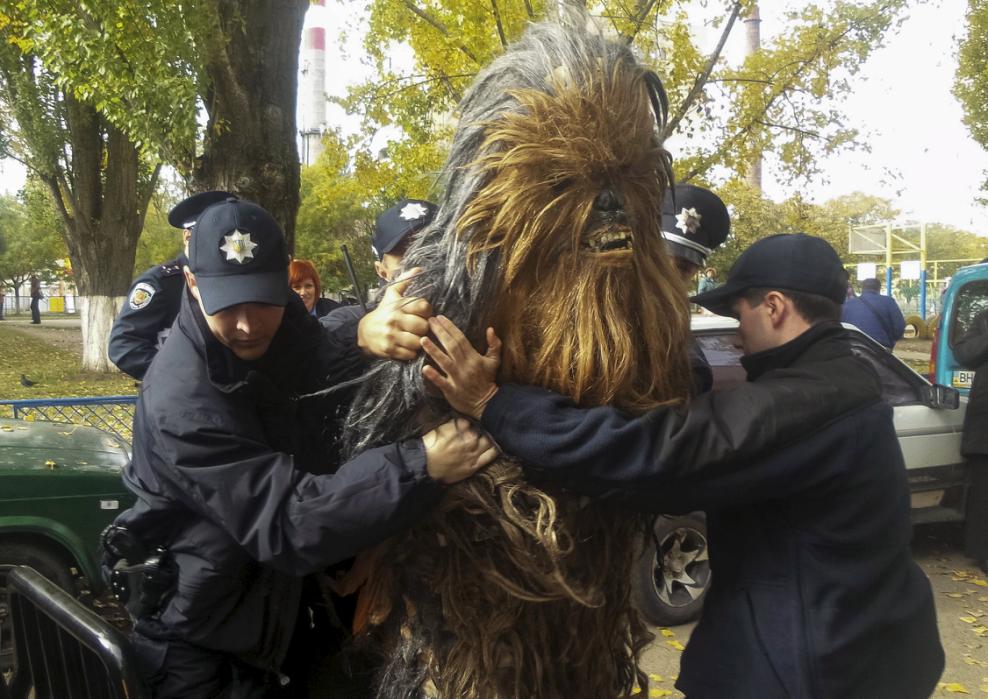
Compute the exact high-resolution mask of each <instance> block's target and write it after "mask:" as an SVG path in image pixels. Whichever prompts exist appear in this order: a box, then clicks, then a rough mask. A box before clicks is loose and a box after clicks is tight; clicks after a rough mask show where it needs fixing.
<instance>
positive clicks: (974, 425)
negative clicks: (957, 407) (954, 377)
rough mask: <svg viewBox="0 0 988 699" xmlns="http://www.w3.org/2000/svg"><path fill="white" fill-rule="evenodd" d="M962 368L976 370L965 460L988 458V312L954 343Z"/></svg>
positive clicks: (966, 425)
mask: <svg viewBox="0 0 988 699" xmlns="http://www.w3.org/2000/svg"><path fill="white" fill-rule="evenodd" d="M954 356H955V357H957V361H958V362H960V364H961V366H963V367H965V368H967V369H973V370H974V371H975V374H974V385H973V386H971V393H970V396H969V399H968V403H967V412H966V413H964V436H963V439H962V441H961V453H962V454H963V455H964V456H988V429H985V425H988V311H983V312H982V313H979V314H978V315H977V316H975V318H974V322H973V323H971V327H970V328H969V329H968V331H967V332H966V333H964V335H962V336H961V337H960V338H959V339H958V340H957V342H956V343H954Z"/></svg>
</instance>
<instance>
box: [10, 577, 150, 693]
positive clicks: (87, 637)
mask: <svg viewBox="0 0 988 699" xmlns="http://www.w3.org/2000/svg"><path fill="white" fill-rule="evenodd" d="M7 586H8V596H9V606H10V617H11V621H12V623H13V632H14V633H13V635H14V666H15V670H14V675H13V677H12V678H11V679H10V683H9V684H8V685H6V686H4V680H3V676H2V675H0V697H3V696H4V695H5V694H6V695H7V696H9V697H10V699H28V697H31V696H33V697H35V699H49V698H51V699H76V698H77V697H79V698H81V697H85V698H86V699H141V698H142V697H147V696H148V695H147V692H146V689H145V687H144V686H143V684H142V682H141V680H140V678H139V677H138V674H137V671H136V669H135V665H134V658H133V651H132V650H131V647H130V644H129V642H128V641H127V638H126V637H125V636H124V634H123V633H122V632H120V631H119V630H117V629H116V628H114V627H113V626H111V625H110V624H109V623H107V622H106V621H104V620H103V619H101V618H100V617H99V616H97V615H96V614H95V613H94V612H92V611H90V610H89V609H87V608H86V607H84V606H83V605H82V604H80V603H79V602H78V601H76V600H75V599H74V598H73V597H72V596H71V595H69V594H68V593H67V592H65V591H64V590H62V589H61V588H60V587H58V586H57V585H55V584H54V583H52V582H50V581H49V580H48V579H46V578H45V577H43V576H42V575H41V574H40V573H38V572H37V571H35V570H34V569H32V568H27V567H24V566H17V567H15V568H12V569H10V570H9V571H8V573H7Z"/></svg>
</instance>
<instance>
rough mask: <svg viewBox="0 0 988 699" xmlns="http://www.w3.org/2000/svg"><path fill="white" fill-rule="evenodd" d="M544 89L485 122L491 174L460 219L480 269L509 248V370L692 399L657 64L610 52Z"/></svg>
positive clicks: (567, 385)
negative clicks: (668, 213) (666, 198)
mask: <svg viewBox="0 0 988 699" xmlns="http://www.w3.org/2000/svg"><path fill="white" fill-rule="evenodd" d="M541 88H542V89H535V88H534V87H531V86H526V87H522V88H516V89H514V90H511V92H510V95H511V102H512V104H511V108H510V110H508V111H505V112H501V113H500V114H498V115H497V116H496V118H487V119H481V120H479V121H478V122H477V124H476V126H475V128H476V129H477V131H478V132H479V135H480V136H481V138H482V141H481V143H480V147H479V149H478V152H477V153H476V156H475V158H474V159H473V161H472V162H471V163H470V164H469V166H468V167H469V168H470V176H471V177H472V178H475V179H476V180H477V181H478V183H482V185H480V186H478V188H477V190H476V192H475V194H474V196H473V197H472V198H471V199H470V201H469V202H468V203H467V204H466V206H465V208H464V209H463V213H462V215H461V216H460V217H459V219H458V221H457V223H456V232H457V235H458V236H460V237H461V238H462V239H463V240H465V241H466V242H467V246H468V250H469V253H468V260H469V264H470V265H471V267H472V268H473V269H477V268H478V267H479V265H478V264H477V262H478V260H479V259H480V258H490V257H494V258H495V259H496V260H497V262H496V264H497V272H496V275H495V276H496V289H497V292H496V294H494V295H493V297H492V298H491V302H492V303H491V306H490V308H488V309H487V317H486V318H485V320H484V322H485V323H490V324H491V325H493V326H494V327H495V329H496V330H497V332H498V333H499V334H500V335H501V337H502V339H503V340H504V341H505V352H504V364H503V378H504V380H508V381H518V382H523V383H535V384H539V385H543V386H546V387H548V388H552V389H554V390H556V391H560V392H562V393H566V394H568V395H570V396H572V397H573V398H574V399H575V400H577V401H578V402H581V403H585V404H599V403H616V404H617V405H619V406H621V407H623V408H626V409H629V410H636V411H639V410H645V409H648V408H650V407H653V406H655V405H657V404H659V403H661V402H663V401H666V400H669V399H674V398H678V397H681V396H682V395H684V393H685V390H686V383H685V382H686V377H687V375H688V370H687V368H686V358H685V347H686V341H687V337H686V333H687V331H688V307H687V304H686V301H685V296H686V294H685V290H684V289H683V288H682V287H681V284H682V282H681V280H680V278H679V277H680V275H679V274H678V273H677V272H676V270H675V267H674V265H673V264H672V262H671V260H670V258H669V257H668V256H667V254H666V252H665V246H664V245H663V243H662V238H661V236H660V232H659V220H660V216H659V208H660V206H661V202H662V196H663V192H664V190H665V187H666V186H667V185H668V182H667V179H666V174H665V173H666V170H665V167H664V164H665V162H666V161H665V153H664V151H663V150H662V148H661V146H660V142H659V139H658V135H657V133H656V119H655V116H654V114H653V111H652V104H651V102H650V99H649V93H648V90H647V85H646V78H645V72H644V70H643V69H642V68H641V67H640V66H639V65H638V64H637V63H636V62H635V61H634V60H633V59H632V58H631V56H630V54H624V53H621V52H605V53H604V55H603V56H601V57H599V58H597V59H596V60H594V61H592V62H584V63H581V64H578V66H576V67H569V68H566V69H562V68H557V69H556V70H554V71H552V72H551V73H550V74H548V75H547V76H545V79H544V82H543V84H542V85H541ZM468 99H469V98H468ZM467 111H468V110H465V112H467ZM464 118H468V115H467V114H466V113H465V114H464Z"/></svg>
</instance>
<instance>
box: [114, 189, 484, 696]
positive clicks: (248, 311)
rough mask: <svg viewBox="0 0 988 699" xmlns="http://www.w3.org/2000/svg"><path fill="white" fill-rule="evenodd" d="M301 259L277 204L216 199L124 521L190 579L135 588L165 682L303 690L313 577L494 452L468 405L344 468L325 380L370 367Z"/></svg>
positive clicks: (156, 680)
mask: <svg viewBox="0 0 988 699" xmlns="http://www.w3.org/2000/svg"><path fill="white" fill-rule="evenodd" d="M287 267H288V256H287V254H286V251H285V245H284V238H283V236H282V233H281V230H280V228H279V227H278V225H277V223H276V222H275V221H274V220H273V219H272V218H271V216H270V215H269V214H268V213H267V212H266V211H265V210H264V209H262V208H260V207H259V206H257V205H255V204H252V203H250V202H246V201H240V200H237V199H235V198H231V199H228V200H226V201H223V202H220V203H217V204H214V205H213V206H210V207H209V208H208V209H206V210H205V211H204V212H203V214H202V216H201V217H200V219H199V222H198V224H197V227H196V232H195V235H194V237H193V239H192V242H191V246H190V251H189V265H188V267H187V268H186V271H185V279H186V282H187V285H188V291H187V292H186V294H185V295H184V298H183V300H182V307H181V310H180V311H179V314H178V318H177V320H176V323H175V326H174V330H173V332H172V333H171V334H170V335H169V337H168V339H167V340H166V342H165V344H164V346H163V347H162V349H161V350H160V351H159V353H158V356H157V357H156V358H155V361H154V362H153V363H152V366H151V368H150V370H149V371H148V373H147V375H146V377H145V381H144V384H143V387H142V390H141V395H140V398H139V400H138V404H137V412H136V414H135V418H134V455H133V460H132V462H131V464H130V465H129V466H128V468H127V469H126V472H125V475H124V478H125V481H126V483H127V484H128V486H129V487H130V489H131V490H132V491H133V492H134V493H135V494H136V495H137V498H138V502H137V504H136V505H135V506H134V507H133V508H131V509H130V510H128V511H126V512H124V513H122V514H121V515H120V516H119V517H118V518H117V521H116V523H115V524H116V525H117V526H118V527H121V528H123V529H124V530H125V531H126V532H128V535H129V536H132V537H134V538H136V539H137V540H138V541H139V542H140V544H141V547H142V548H143V549H144V550H146V551H154V550H155V549H157V548H158V547H161V549H162V551H161V552H159V553H158V555H156V556H153V557H152V558H154V560H155V565H154V571H155V575H158V574H159V573H160V572H161V571H164V570H170V571H171V572H172V574H173V577H174V582H173V583H172V584H170V585H166V586H162V585H161V584H160V577H159V578H156V579H155V580H149V579H147V578H145V580H144V581H143V584H142V585H141V586H140V589H138V590H133V591H132V592H131V596H132V597H136V598H137V599H139V600H140V601H141V604H142V608H141V610H140V611H139V612H138V613H137V617H138V618H137V620H136V625H135V648H136V650H137V654H138V658H139V665H140V670H141V672H142V674H143V675H144V677H145V678H146V679H147V681H148V683H149V685H150V686H151V688H152V691H153V693H154V695H155V696H158V697H182V699H188V698H190V697H213V696H230V697H254V696H258V697H260V696H280V694H277V692H279V691H282V688H283V687H284V686H285V685H288V687H289V689H290V690H291V691H292V692H294V693H293V696H297V695H300V694H299V690H302V691H304V680H305V678H304V677H299V676H297V675H296V676H286V673H285V672H284V670H283V669H284V667H285V663H286V660H287V661H288V662H291V661H293V660H295V661H297V660H298V658H293V657H286V656H287V655H288V653H289V644H290V643H293V645H292V648H294V649H297V650H296V651H293V652H298V653H303V652H305V650H306V648H307V642H306V641H305V640H304V639H303V640H301V641H300V639H299V636H300V635H301V634H304V633H306V632H307V631H308V630H309V629H308V628H307V627H308V619H307V616H306V615H305V614H301V615H300V613H299V612H300V596H301V593H302V578H303V576H305V575H308V574H310V573H313V572H315V571H319V570H321V569H323V568H325V567H326V566H328V565H330V564H334V563H337V562H339V561H342V560H344V559H347V558H349V557H352V556H353V555H355V554H356V553H357V552H359V551H361V550H362V549H365V548H368V547H370V546H372V545H374V544H376V543H378V542H379V541H381V540H382V539H384V538H386V537H388V536H390V535H391V534H394V533H396V532H398V531H400V530H401V529H402V528H404V527H406V526H408V525H409V524H411V523H412V522H414V521H415V520H416V519H418V518H419V517H422V516H423V515H425V514H426V513H427V512H428V511H429V510H430V509H431V508H432V507H433V506H434V505H435V504H436V503H437V502H438V501H439V500H440V498H441V496H442V493H443V484H444V483H452V482H456V481H458V480H461V479H463V478H465V477H467V476H469V475H471V474H472V473H474V472H475V471H476V470H477V469H478V468H480V467H481V466H482V465H485V464H486V463H489V462H490V460H491V459H493V457H494V449H493V448H492V447H491V446H490V443H489V441H488V440H487V439H486V438H482V437H479V435H477V434H476V433H475V432H473V431H472V430H470V429H469V428H468V426H467V425H466V424H463V423H465V421H462V423H461V424H454V423H446V424H443V425H440V426H438V427H437V428H436V429H434V430H432V431H431V432H428V433H427V434H426V435H425V436H424V437H423V438H422V439H414V440H409V441H406V442H401V443H398V444H391V445H388V446H384V447H380V448H377V449H372V450H369V451H367V452H365V453H363V454H361V455H360V456H358V457H357V458H355V459H354V460H352V461H350V462H348V463H346V464H343V465H342V466H338V467H337V464H336V463H334V461H333V456H332V454H333V453H334V451H335V449H334V443H333V442H334V432H333V429H332V424H331V422H332V420H331V418H332V416H333V414H334V412H335V408H336V406H335V405H334V402H335V401H336V400H337V399H336V397H335V394H332V393H329V394H325V393H319V391H320V390H321V389H324V388H326V387H328V386H332V385H333V384H335V383H337V382H339V381H342V380H345V379H347V378H350V377H351V376H352V375H353V374H354V373H356V371H357V370H358V369H359V366H360V364H361V362H360V359H359V356H358V357H356V358H355V354H356V353H355V352H354V351H353V347H354V345H355V343H356V337H355V335H356V330H355V329H354V328H351V329H350V330H348V331H347V332H345V333H341V334H340V335H339V336H330V335H326V334H325V333H323V332H322V330H321V328H320V326H319V324H318V321H316V320H315V319H314V318H312V317H311V316H310V315H309V314H308V313H306V311H305V307H304V306H303V305H302V302H301V300H300V299H299V298H298V296H297V295H296V294H294V293H293V292H292V291H291V289H290V288H289V286H288V272H287ZM354 325H355V324H354ZM348 333H349V334H348ZM149 560H151V559H149ZM130 563H134V561H130ZM297 621H298V622H299V623H296V622H297ZM293 635H294V637H295V638H294V640H293ZM296 664H298V663H296ZM301 664H302V665H304V664H305V663H304V662H303V663H301ZM300 684H301V685H303V686H302V687H299V685H300ZM296 688H297V689H296Z"/></svg>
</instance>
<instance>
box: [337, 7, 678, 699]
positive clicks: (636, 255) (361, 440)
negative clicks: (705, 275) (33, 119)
mask: <svg viewBox="0 0 988 699" xmlns="http://www.w3.org/2000/svg"><path fill="white" fill-rule="evenodd" d="M663 100H664V95H662V94H661V85H660V84H659V83H658V79H657V78H655V76H654V75H653V74H651V73H649V72H648V71H647V70H646V69H645V68H644V67H642V66H641V65H640V64H639V63H638V62H637V61H636V59H635V58H634V56H633V54H632V53H631V51H630V50H629V48H628V47H627V46H626V45H624V44H623V43H617V42H613V41H609V40H607V39H605V38H603V37H601V36H599V35H597V34H594V33H592V32H590V31H588V30H587V23H586V18H585V16H583V15H575V16H571V17H569V18H564V19H563V20H562V23H561V24H552V23H543V24H538V25H534V26H532V27H531V28H529V30H528V31H527V32H526V34H525V36H524V37H523V38H522V39H521V40H520V41H519V42H517V43H515V44H513V45H512V46H511V47H509V49H508V50H507V51H506V52H505V53H504V55H502V56H501V57H499V58H498V59H496V60H495V61H494V62H493V63H491V65H490V66H488V67H487V68H486V69H485V70H484V71H483V72H482V73H481V74H480V75H479V76H478V77H477V79H476V81H475V83H474V85H473V86H472V87H471V89H470V90H469V92H468V93H467V95H466V96H465V98H464V100H463V102H462V103H461V105H460V110H461V117H460V122H459V127H458V129H457V131H456V134H455V137H454V140H453V143H452V147H451V152H450V156H449V160H448V162H447V163H446V166H445V168H444V172H443V178H444V179H443V181H444V184H445V190H444V191H445V193H444V196H443V198H442V201H441V202H440V208H439V212H438V214H437V216H436V219H435V221H434V222H433V224H432V225H431V226H430V227H429V228H428V229H427V230H426V231H424V232H423V233H422V234H420V235H419V236H418V238H417V240H416V243H415V244H414V245H413V247H412V248H411V249H410V250H409V252H408V253H407V255H406V257H405V262H404V264H405V266H406V268H411V267H422V268H423V269H424V272H423V274H421V275H420V276H419V277H417V278H416V279H415V281H414V282H413V284H412V286H411V288H410V290H409V295H410V296H423V297H425V298H427V299H428V300H429V301H430V302H431V303H432V305H433V308H434V310H435V312H436V313H442V314H444V315H446V316H447V317H449V318H450V319H451V320H453V322H455V323H456V324H457V325H458V326H459V327H461V328H462V329H464V331H465V332H466V334H467V335H468V337H470V338H471V340H472V341H473V342H474V344H475V346H478V347H480V348H481V351H483V344H484V340H483V338H484V329H485V328H486V327H487V326H488V325H491V326H493V327H494V329H495V330H496V332H497V333H498V335H499V336H500V337H501V338H502V340H503V342H504V348H503V352H502V357H503V360H502V361H503V363H502V367H501V374H500V377H499V380H500V381H502V382H516V383H526V384H537V385H541V386H545V387H547V388H550V389H553V390H555V391H558V392H561V393H564V394H567V395H569V396H571V397H572V398H573V399H574V400H575V401H577V402H578V403H580V404H582V405H599V404H611V405H615V406H618V407H621V408H623V409H625V410H628V411H633V412H642V411H645V410H647V409H649V408H652V407H655V406H658V405H660V404H663V403H668V402H674V401H678V400H681V399H683V398H685V396H686V395H687V393H688V390H689V388H688V386H689V367H688V360H687V351H686V350H687V343H688V331H689V324H688V305H687V300H686V292H685V289H684V288H683V287H682V285H681V282H680V281H679V276H678V274H677V273H676V271H675V269H674V267H673V266H672V264H671V262H670V260H669V258H667V256H666V253H665V248H664V245H663V241H662V237H661V235H660V207H661V204H662V198H663V194H664V191H665V188H666V187H667V186H668V184H669V166H668V163H669V160H668V156H667V154H666V153H665V152H664V151H663V150H662V147H661V142H660V140H659V135H658V134H659V133H660V129H661V126H662V122H663V120H664V116H665V115H664V102H663ZM657 121H658V122H659V124H658V126H659V128H658V129H657ZM422 361H423V360H422V359H420V360H418V361H416V362H412V363H400V362H385V363H383V364H381V365H379V366H377V367H376V368H375V369H374V370H372V375H371V377H370V379H369V381H368V383H367V384H365V386H364V387H363V388H362V390H361V393H360V396H359V397H358V398H357V400H356V401H355V403H354V405H353V408H352V410H351V413H350V416H349V418H348V434H349V435H350V436H351V442H352V443H351V444H350V445H349V446H350V450H351V452H353V451H358V450H360V449H363V448H366V447H369V446H375V445H378V444H384V443H387V442H392V441H396V440H400V439H404V438H408V437H411V436H415V435H419V434H422V433H423V431H425V430H427V429H430V428H432V427H433V426H435V425H436V424H437V423H438V422H440V421H443V420H445V419H447V418H448V417H449V408H448V406H447V405H446V404H445V403H444V402H443V401H442V400H441V399H438V398H435V397H430V392H429V391H427V390H426V387H425V386H424V385H423V380H422V375H421V369H422ZM640 525H641V522H640V521H639V520H638V519H637V518H636V517H635V516H633V515H629V514H628V513H627V512H625V511H621V510H620V508H613V507H609V506H607V505H606V504H602V503H589V504H588V503H586V502H585V500H581V499H579V498H576V497H574V496H573V495H570V494H566V493H563V492H560V491H558V490H555V489H544V488H540V487H539V486H538V485H537V484H532V483H529V482H527V481H526V480H525V479H524V478H523V476H522V470H521V467H520V465H518V464H517V463H514V462H512V461H510V460H508V459H501V460H500V461H498V462H496V463H495V464H494V465H493V466H491V467H489V468H488V469H486V470H485V471H483V472H482V473H481V474H479V475H477V476H475V477H473V478H471V479H469V480H468V481H465V482H463V483H460V484H458V485H456V486H454V487H452V488H450V489H449V492H448V493H447V494H446V497H445V498H444V500H443V503H442V505H441V507H440V508H439V511H438V512H436V513H435V514H434V515H433V516H432V517H430V519H429V520H428V521H425V522H422V523H421V524H420V525H418V526H417V527H415V528H414V529H413V530H411V531H409V532H407V533H406V534H404V535H402V536H400V537H398V538H397V539H396V540H394V541H391V542H388V543H386V544H384V545H382V546H381V547H379V548H378V550H377V551H376V552H375V553H374V555H373V561H374V570H373V572H372V574H371V576H370V578H369V581H368V584H367V586H366V587H365V589H364V591H363V593H362V594H363V595H364V597H363V599H362V602H363V604H364V606H366V607H368V609H369V615H368V619H369V622H370V627H371V630H370V633H371V634H372V635H374V636H376V637H377V640H378V642H379V643H381V644H382V645H381V648H382V650H383V651H384V654H385V664H384V666H383V669H382V673H381V676H380V678H379V696H382V697H413V696H418V695H419V694H420V693H421V692H425V693H427V694H435V695H438V696H441V697H457V698H459V697H477V698H483V699H489V698H491V697H526V698H528V697H560V696H573V697H595V698H596V697H615V696H619V695H622V694H629V693H630V692H631V691H632V690H633V688H634V687H635V685H636V684H639V685H640V686H643V687H647V680H646V679H645V678H644V676H643V673H641V671H640V670H639V668H638V655H639V652H640V650H641V649H642V647H643V646H644V645H645V643H647V641H648V640H649V638H650V635H649V634H648V633H647V631H646V630H645V628H644V626H643V625H642V623H641V622H640V620H639V619H638V616H637V613H636V612H635V611H634V610H633V609H632V608H631V605H630V601H629V596H630V595H629V593H630V590H629V584H630V583H629V580H630V579H631V566H632V563H633V560H634V556H635V546H636V541H638V538H639V534H640V531H641V527H640Z"/></svg>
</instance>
